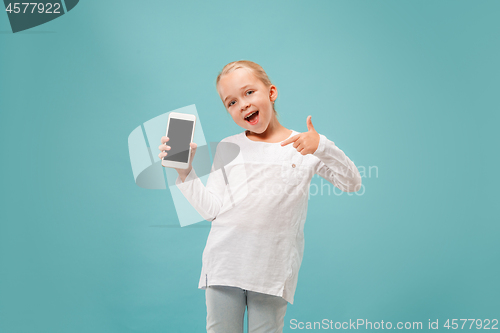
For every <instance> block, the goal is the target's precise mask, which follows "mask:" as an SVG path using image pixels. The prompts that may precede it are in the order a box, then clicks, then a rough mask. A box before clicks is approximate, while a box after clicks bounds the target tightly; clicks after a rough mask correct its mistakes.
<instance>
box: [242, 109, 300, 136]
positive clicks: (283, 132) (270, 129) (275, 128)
mask: <svg viewBox="0 0 500 333" xmlns="http://www.w3.org/2000/svg"><path fill="white" fill-rule="evenodd" d="M245 132H246V133H245V134H246V136H247V138H249V139H250V140H252V141H263V142H270V143H274V142H281V141H283V140H285V139H286V138H288V137H289V136H290V134H291V133H292V131H291V130H289V129H287V128H285V127H284V126H283V125H281V124H280V123H279V121H278V118H276V115H273V117H272V118H271V121H270V122H269V125H268V126H267V128H266V130H265V131H264V132H262V133H254V132H251V131H249V130H246V131H245Z"/></svg>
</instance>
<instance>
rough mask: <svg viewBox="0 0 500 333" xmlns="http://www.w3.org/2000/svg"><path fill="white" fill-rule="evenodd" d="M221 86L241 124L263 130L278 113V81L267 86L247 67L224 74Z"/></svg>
mask: <svg viewBox="0 0 500 333" xmlns="http://www.w3.org/2000/svg"><path fill="white" fill-rule="evenodd" d="M218 90H219V95H220V97H221V99H222V102H223V103H224V106H225V107H226V110H227V111H228V112H229V113H230V114H231V117H233V120H234V122H235V123H236V124H237V125H238V126H241V127H243V128H245V129H248V130H249V131H251V132H254V133H259V134H260V133H263V132H264V131H265V130H266V129H267V127H268V125H269V123H270V122H271V120H272V118H273V117H275V115H274V110H273V102H274V101H275V100H276V98H277V97H278V89H277V88H276V87H275V86H274V85H271V86H269V87H266V86H265V85H264V83H262V81H261V80H259V79H258V78H257V77H256V76H255V75H254V74H253V73H252V72H251V71H250V70H248V69H246V68H238V69H236V70H234V71H232V72H231V73H229V74H226V75H223V76H222V77H221V78H220V80H219V86H218ZM252 113H253V115H252Z"/></svg>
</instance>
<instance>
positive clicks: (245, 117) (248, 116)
mask: <svg viewBox="0 0 500 333" xmlns="http://www.w3.org/2000/svg"><path fill="white" fill-rule="evenodd" d="M255 112H257V111H254V112H252V113H250V114H249V115H248V116H246V117H245V119H248V117H250V116H251V115H253V114H254V113H255Z"/></svg>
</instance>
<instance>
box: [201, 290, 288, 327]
mask: <svg viewBox="0 0 500 333" xmlns="http://www.w3.org/2000/svg"><path fill="white" fill-rule="evenodd" d="M205 297H206V301H207V333H243V323H244V316H245V308H248V314H247V323H248V333H282V332H283V326H284V320H285V313H286V307H287V305H288V302H287V301H285V300H284V299H283V298H282V297H279V296H274V295H268V294H262V293H258V292H254V291H250V290H244V289H241V288H237V287H229V286H209V287H208V288H207V289H206V290H205Z"/></svg>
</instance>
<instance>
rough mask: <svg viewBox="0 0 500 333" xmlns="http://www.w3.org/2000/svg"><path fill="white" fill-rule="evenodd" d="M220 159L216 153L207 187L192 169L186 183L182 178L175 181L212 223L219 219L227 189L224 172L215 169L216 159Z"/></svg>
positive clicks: (188, 198)
mask: <svg viewBox="0 0 500 333" xmlns="http://www.w3.org/2000/svg"><path fill="white" fill-rule="evenodd" d="M218 158H219V157H218V154H217V153H216V155H215V157H214V163H213V164H212V168H211V171H210V175H209V176H208V180H207V186H206V187H205V185H203V183H202V182H201V180H200V178H198V176H197V175H196V172H195V171H194V168H193V169H191V171H190V172H189V174H188V175H187V177H186V179H185V180H184V182H182V180H181V178H180V176H178V177H177V179H176V181H175V185H177V187H178V188H179V190H180V191H181V192H182V194H183V195H184V196H185V197H186V199H187V200H188V201H189V203H191V205H192V206H193V207H194V209H196V211H197V212H198V213H200V215H201V216H202V217H203V218H204V219H205V220H207V221H210V222H211V221H213V220H214V219H215V218H216V217H217V215H218V214H219V212H220V210H221V208H222V204H223V202H224V201H223V199H224V191H225V187H226V184H225V181H224V175H223V173H222V170H221V169H218V170H216V168H215V166H216V165H217V163H216V161H215V159H218Z"/></svg>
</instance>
